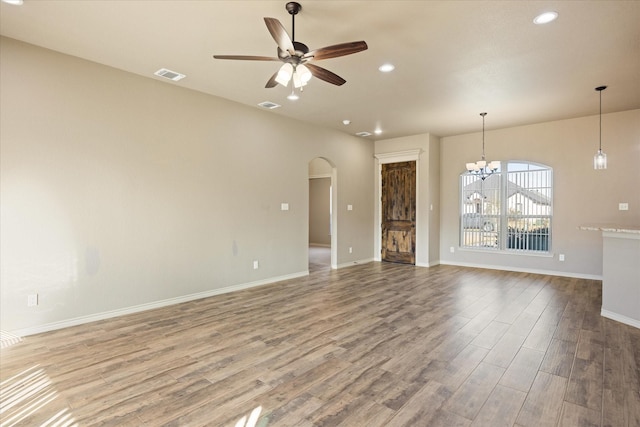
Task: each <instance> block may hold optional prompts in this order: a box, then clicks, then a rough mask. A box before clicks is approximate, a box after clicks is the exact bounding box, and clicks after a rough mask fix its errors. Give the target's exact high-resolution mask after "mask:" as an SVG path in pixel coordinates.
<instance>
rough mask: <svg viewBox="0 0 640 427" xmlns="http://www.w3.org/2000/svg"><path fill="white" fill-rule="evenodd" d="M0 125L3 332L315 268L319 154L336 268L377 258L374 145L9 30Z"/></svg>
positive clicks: (1, 72)
mask: <svg viewBox="0 0 640 427" xmlns="http://www.w3.org/2000/svg"><path fill="white" fill-rule="evenodd" d="M273 96H275V97H276V98H277V97H278V96H283V95H282V94H278V93H277V92H274V94H273ZM283 98H284V96H283ZM274 100H276V101H277V99H274ZM284 102H286V100H285V101H284ZM0 132H1V133H0V162H1V163H0V165H1V167H0V173H1V176H0V196H1V208H2V212H1V220H0V227H1V229H0V243H1V253H2V257H1V260H0V262H1V270H2V273H1V277H0V291H1V295H0V296H1V300H2V302H1V324H2V329H3V330H9V331H18V332H21V333H31V332H34V331H38V330H43V329H47V328H50V327H52V326H55V327H58V326H66V325H69V324H70V323H73V322H75V321H78V322H80V321H82V320H87V319H88V320H91V319H95V318H96V317H100V316H108V315H113V314H118V313H121V312H123V311H126V310H129V309H131V308H132V307H133V308H135V309H139V308H148V307H153V306H155V305H157V304H160V303H164V302H171V301H174V302H175V301H180V300H183V299H186V298H190V297H192V296H199V295H207V294H210V293H213V292H218V291H221V290H225V289H231V288H234V287H242V286H245V285H254V284H259V283H264V282H268V281H271V280H275V279H278V278H286V277H292V276H296V275H302V274H306V273H307V269H308V252H307V241H308V218H309V214H308V200H309V199H308V191H309V179H308V178H309V169H308V168H309V162H310V161H311V159H314V158H316V157H324V158H326V159H329V160H330V161H331V162H332V164H333V165H334V166H335V168H336V171H337V173H336V176H337V181H336V184H335V190H336V191H337V196H336V200H337V203H338V204H339V205H341V206H346V205H347V204H353V205H354V211H353V212H350V213H349V214H347V212H346V209H345V210H344V211H342V210H341V211H340V212H338V214H337V215H338V220H339V221H338V227H337V230H338V236H339V237H338V245H337V249H336V250H337V257H338V263H339V264H347V263H350V262H353V261H357V260H362V259H371V256H372V255H371V248H372V247H373V240H372V236H371V230H372V227H373V212H372V210H373V209H372V206H373V205H374V201H373V192H374V191H373V182H372V181H371V180H370V179H363V178H362V177H370V176H371V175H372V173H373V168H374V158H373V144H372V143H371V141H368V140H365V139H362V138H357V137H354V136H349V135H346V134H343V133H340V132H336V131H332V130H327V129H322V128H318V127H312V126H310V125H307V124H304V123H301V122H296V121H294V120H291V119H286V118H283V117H280V116H278V115H277V114H274V113H273V112H270V111H263V110H260V109H259V108H257V107H255V108H251V107H246V106H242V105H240V104H236V103H232V102H228V101H226V100H222V99H220V98H215V97H212V96H209V95H205V94H202V93H198V92H194V91H190V90H186V89H183V88H180V87H179V86H178V85H175V84H173V83H165V82H161V81H158V80H156V79H153V78H144V77H140V76H137V75H133V74H129V73H125V72H122V71H119V70H116V69H112V68H108V67H105V66H102V65H99V64H96V63H92V62H89V61H85V60H81V59H78V58H73V57H70V56H65V55H61V54H58V53H55V52H52V51H48V50H44V49H41V48H37V47H34V46H31V45H27V44H23V43H20V42H16V41H13V40H10V39H6V38H3V39H2V40H1V46H0ZM281 203H288V204H289V207H290V209H289V210H288V211H281V210H280V205H281ZM349 247H353V253H352V254H349V253H348V248H349ZM254 260H258V261H259V265H260V268H259V269H257V270H254V269H253V261H254ZM31 293H38V294H39V296H40V304H39V305H38V306H37V307H27V303H26V302H27V295H28V294H31Z"/></svg>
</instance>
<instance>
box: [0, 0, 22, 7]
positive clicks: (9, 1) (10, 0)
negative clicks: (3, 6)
mask: <svg viewBox="0 0 640 427" xmlns="http://www.w3.org/2000/svg"><path fill="white" fill-rule="evenodd" d="M2 2H3V3H7V4H12V5H14V6H20V5H21V4H22V3H24V2H23V1H22V0H2Z"/></svg>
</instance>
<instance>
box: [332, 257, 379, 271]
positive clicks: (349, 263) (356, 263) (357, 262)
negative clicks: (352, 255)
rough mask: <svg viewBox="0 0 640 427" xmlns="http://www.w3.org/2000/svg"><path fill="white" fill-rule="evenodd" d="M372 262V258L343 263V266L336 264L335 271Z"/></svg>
mask: <svg viewBox="0 0 640 427" xmlns="http://www.w3.org/2000/svg"><path fill="white" fill-rule="evenodd" d="M373 261H374V259H373V258H367V259H360V260H358V261H351V262H345V263H344V264H338V265H337V267H336V268H335V269H340V268H345V267H353V266H354V265H359V264H368V263H370V262H373ZM335 269H334V270H335Z"/></svg>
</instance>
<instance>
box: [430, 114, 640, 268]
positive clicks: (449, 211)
mask: <svg viewBox="0 0 640 427" xmlns="http://www.w3.org/2000/svg"><path fill="white" fill-rule="evenodd" d="M598 138H599V136H598V116H590V117H581V118H577V119H570V120H561V121H555V122H549V123H541V124H536V125H531V126H520V127H514V128H508V129H499V130H489V131H487V132H486V134H485V142H486V153H487V160H528V161H534V162H539V163H543V164H546V165H549V166H551V167H552V168H553V179H554V195H553V203H554V205H553V228H552V233H553V236H552V248H551V250H552V256H550V257H543V256H527V255H512V254H500V253H486V252H479V251H469V250H460V249H459V247H458V235H459V231H458V224H459V205H458V195H459V179H458V177H459V175H460V173H462V172H463V171H464V170H465V163H466V162H471V161H476V160H478V158H479V157H480V154H481V148H482V134H481V133H473V134H467V135H459V136H452V137H446V138H442V145H441V150H442V151H441V164H440V168H441V169H440V170H441V181H440V182H441V187H440V191H441V202H442V206H441V211H440V215H441V229H440V231H441V233H440V259H441V261H442V262H443V263H450V264H461V265H479V266H486V267H494V268H505V269H511V270H524V271H529V270H531V271H539V272H551V273H553V274H560V275H571V276H584V277H594V278H598V277H600V276H601V274H602V237H601V236H600V235H599V233H593V232H586V231H580V230H578V226H579V225H581V224H585V223H594V222H595V223H602V222H612V223H622V224H636V225H638V224H640V191H639V190H638V188H639V187H640V168H639V167H638V165H639V164H640V110H633V111H625V112H620V113H611V114H604V115H603V116H602V144H603V151H604V152H605V153H607V157H608V163H609V166H608V169H606V170H601V171H596V170H594V169H593V155H594V154H595V152H596V150H597V148H598ZM620 202H627V203H629V210H628V211H619V210H618V203H620ZM450 248H454V251H455V252H454V253H451V252H450ZM561 253H562V254H565V261H564V262H561V261H559V259H558V254H561Z"/></svg>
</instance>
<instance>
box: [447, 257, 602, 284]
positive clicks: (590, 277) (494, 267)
mask: <svg viewBox="0 0 640 427" xmlns="http://www.w3.org/2000/svg"><path fill="white" fill-rule="evenodd" d="M440 264H442V265H455V266H458V267H473V268H485V269H488V270H501V271H515V272H519V273H532V274H544V275H546V276H560V277H573V278H576V279H588V280H602V276H601V275H594V274H582V273H572V272H567V271H555V270H538V269H535V268H518V267H511V266H502V265H486V264H473V263H468V262H453V261H440Z"/></svg>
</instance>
